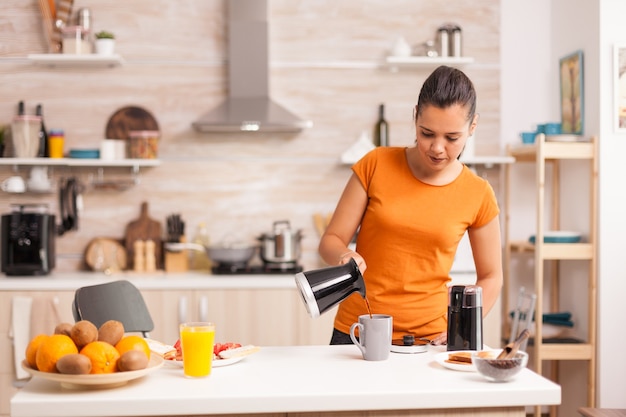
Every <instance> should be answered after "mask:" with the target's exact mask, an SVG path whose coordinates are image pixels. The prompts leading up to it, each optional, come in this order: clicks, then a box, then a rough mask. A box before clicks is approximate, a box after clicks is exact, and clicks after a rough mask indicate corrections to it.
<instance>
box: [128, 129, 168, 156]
mask: <svg viewBox="0 0 626 417" xmlns="http://www.w3.org/2000/svg"><path fill="white" fill-rule="evenodd" d="M128 135H129V136H130V141H129V150H128V155H129V157H130V158H138V159H156V158H158V156H159V136H160V134H159V131H158V130H131V131H130V132H128Z"/></svg>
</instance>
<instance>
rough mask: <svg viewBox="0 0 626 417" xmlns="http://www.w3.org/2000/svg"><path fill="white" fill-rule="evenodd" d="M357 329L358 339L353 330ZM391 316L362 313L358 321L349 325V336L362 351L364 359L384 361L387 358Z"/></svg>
mask: <svg viewBox="0 0 626 417" xmlns="http://www.w3.org/2000/svg"><path fill="white" fill-rule="evenodd" d="M357 328H358V329H359V339H357V338H356V335H355V333H354V331H355V330H356V329H357ZM392 335H393V317H391V316H389V315H386V314H372V316H371V317H370V315H369V314H363V315H362V316H359V321H358V323H353V324H352V326H350V338H351V339H352V342H353V343H354V344H355V345H357V347H358V348H359V349H360V350H361V353H363V359H365V360H366V361H384V360H386V359H388V358H389V352H390V351H391V337H392Z"/></svg>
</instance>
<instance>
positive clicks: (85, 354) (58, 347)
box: [24, 320, 175, 375]
mask: <svg viewBox="0 0 626 417" xmlns="http://www.w3.org/2000/svg"><path fill="white" fill-rule="evenodd" d="M105 325H106V326H105ZM100 336H102V338H103V339H100ZM107 340H115V341H116V343H115V345H114V344H112V343H109V342H108V341H107ZM172 349H173V348H172ZM174 351H175V350H174ZM129 352H138V353H129ZM150 352H151V348H150V346H149V344H148V342H147V341H146V340H145V339H144V338H143V337H141V336H138V335H126V336H125V335H124V326H123V324H122V323H121V322H119V321H115V320H110V321H108V322H106V323H104V324H103V325H102V326H100V329H98V328H97V327H96V326H95V325H94V324H93V323H92V322H90V321H88V320H80V321H78V322H76V323H75V324H73V325H71V324H69V323H59V324H58V325H57V326H56V327H55V329H54V334H52V335H48V334H45V333H42V334H39V335H37V336H35V337H33V338H32V339H31V340H30V341H29V342H28V345H27V346H26V350H25V352H24V353H25V362H26V364H28V366H29V367H30V368H32V369H35V370H37V371H41V372H54V373H56V372H58V373H63V374H70V375H71V374H74V375H81V374H103V373H104V374H107V373H113V372H123V371H131V370H133V371H136V370H140V369H145V368H147V367H148V364H149V362H150ZM123 355H127V357H125V358H124V360H123V361H122V362H121V368H119V367H118V364H120V362H119V361H120V359H121V357H122V356H123Z"/></svg>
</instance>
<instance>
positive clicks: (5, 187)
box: [0, 175, 26, 193]
mask: <svg viewBox="0 0 626 417" xmlns="http://www.w3.org/2000/svg"><path fill="white" fill-rule="evenodd" d="M0 187H1V188H2V191H5V192H7V193H23V192H24V191H26V184H25V183H24V179H23V178H22V177H20V176H17V175H16V176H13V177H9V178H7V179H6V180H4V181H2V184H0Z"/></svg>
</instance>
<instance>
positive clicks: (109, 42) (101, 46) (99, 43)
mask: <svg viewBox="0 0 626 417" xmlns="http://www.w3.org/2000/svg"><path fill="white" fill-rule="evenodd" d="M96 53H97V54H98V55H113V54H114V53H115V39H96Z"/></svg>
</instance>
